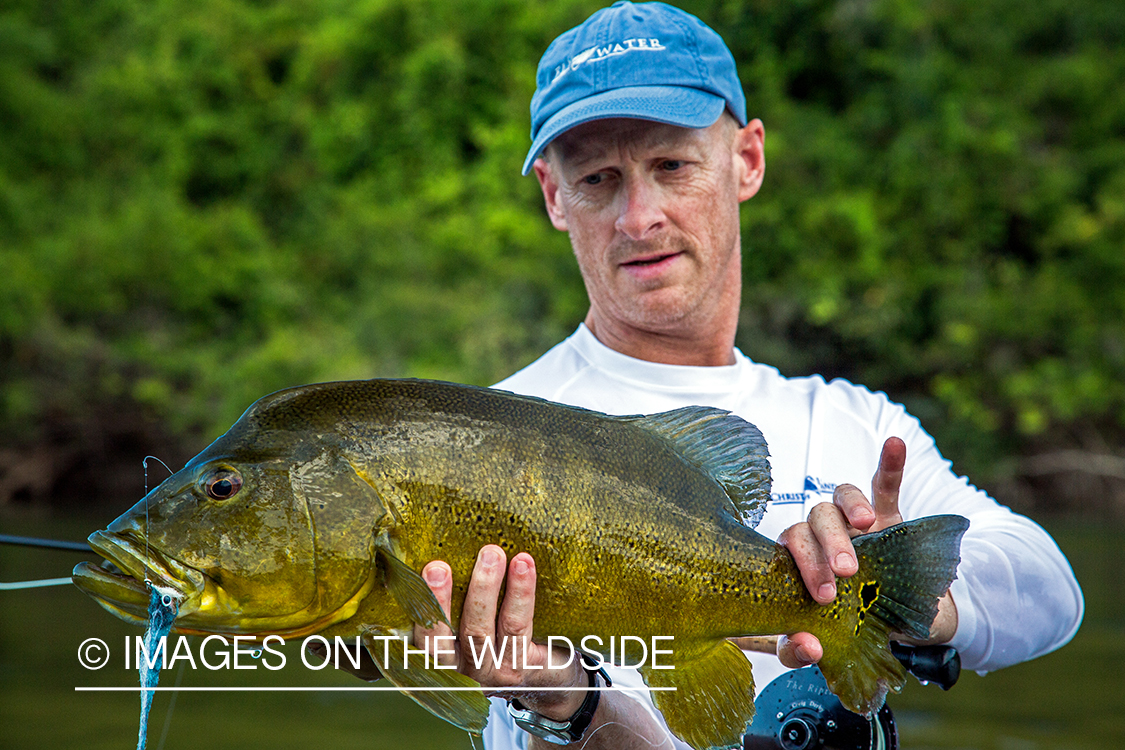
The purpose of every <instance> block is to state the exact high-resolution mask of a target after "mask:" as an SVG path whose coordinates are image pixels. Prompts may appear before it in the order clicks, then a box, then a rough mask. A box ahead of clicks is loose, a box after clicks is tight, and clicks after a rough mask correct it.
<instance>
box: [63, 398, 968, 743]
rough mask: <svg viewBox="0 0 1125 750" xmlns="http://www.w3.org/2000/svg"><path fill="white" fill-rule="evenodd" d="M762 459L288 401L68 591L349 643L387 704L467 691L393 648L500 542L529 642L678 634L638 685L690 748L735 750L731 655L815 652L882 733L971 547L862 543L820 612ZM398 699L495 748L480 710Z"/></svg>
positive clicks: (958, 529) (152, 497)
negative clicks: (755, 640) (362, 649)
mask: <svg viewBox="0 0 1125 750" xmlns="http://www.w3.org/2000/svg"><path fill="white" fill-rule="evenodd" d="M767 456H768V452H767V449H766V444H765V440H764V439H763V437H762V435H761V433H760V432H759V431H758V429H757V428H756V427H754V426H753V425H751V424H749V423H747V422H745V421H744V420H742V419H741V418H739V417H737V416H734V415H732V414H729V413H727V412H724V411H721V410H718V409H714V408H709V407H687V408H683V409H677V410H675V411H670V412H666V413H662V414H655V415H650V416H627V417H615V416H608V415H605V414H600V413H597V412H593V411H588V410H585V409H579V408H575V407H570V406H564V405H560V404H555V403H552V402H549V401H545V400H542V399H537V398H531V397H525V396H517V395H514V394H511V393H506V392H503V391H497V390H490V389H485V388H477V387H472V386H464V385H454V384H449V383H439V382H433V381H423V380H370V381H354V382H339V383H324V384H318V385H308V386H303V387H297V388H291V389H288V390H283V391H279V392H277V393H274V394H272V395H269V396H266V397H265V398H263V399H261V400H259V401H258V402H257V403H255V404H254V405H253V406H251V407H250V409H249V410H247V412H246V413H245V414H244V415H243V416H242V417H241V418H240V419H239V420H238V421H237V422H236V423H235V424H234V426H233V427H231V428H230V430H229V431H228V432H227V433H226V434H224V435H223V436H221V437H220V438H218V439H217V440H216V441H215V442H214V443H212V444H211V445H210V446H209V447H207V448H206V449H205V450H204V451H203V452H202V453H200V454H199V455H198V456H196V457H195V458H193V459H192V460H191V461H190V462H189V463H188V464H187V466H185V467H184V468H183V469H182V470H180V471H178V472H176V473H175V474H174V475H173V476H171V477H169V478H168V479H167V480H166V481H165V482H163V483H162V484H161V485H160V486H159V487H157V488H155V489H154V490H152V491H151V492H150V493H149V494H148V495H147V496H146V497H145V498H144V499H143V500H141V501H140V502H139V503H137V504H136V505H135V506H134V507H133V508H131V509H130V510H129V511H127V512H126V513H124V514H123V515H122V516H121V517H119V518H118V519H117V520H115V521H114V522H113V523H112V524H110V526H109V528H108V529H107V530H106V531H99V532H95V533H94V534H93V535H91V536H90V544H91V545H92V546H93V547H94V549H96V550H97V551H98V552H99V553H100V554H101V555H102V556H103V557H105V558H106V562H105V563H102V564H100V565H94V564H91V563H83V564H80V565H79V566H78V567H76V568H75V570H74V581H75V583H76V584H77V585H78V586H79V587H81V588H82V589H83V590H85V591H86V592H87V593H89V594H90V595H91V596H93V597H94V598H95V599H96V600H97V601H98V602H99V603H100V604H101V605H102V606H103V607H105V608H106V609H108V610H109V611H110V612H112V613H113V614H115V615H117V616H118V617H121V618H123V619H125V620H129V621H132V622H138V623H140V622H144V621H145V619H146V617H147V606H148V603H149V594H148V591H147V589H146V586H145V584H144V580H145V578H146V576H147V577H148V578H149V579H151V582H152V583H154V584H156V585H159V586H161V587H163V588H165V589H172V590H174V591H175V592H177V593H178V594H179V595H180V597H181V599H182V600H181V602H180V606H179V612H178V615H177V617H176V621H175V631H176V632H179V633H187V634H211V633H219V634H246V635H258V636H263V637H264V636H265V635H266V634H277V635H280V636H282V637H284V638H289V637H297V636H303V635H308V634H312V633H320V634H323V635H326V636H329V637H331V636H333V635H341V636H345V637H353V636H360V637H361V638H362V641H363V642H364V643H365V645H367V650H368V651H369V653H370V654H371V656H372V658H373V659H374V660H375V662H376V663H377V664H378V665H379V667H380V669H381V671H382V672H383V675H384V676H385V677H386V678H388V679H389V680H390V681H391V682H392V683H393V684H395V685H396V686H397V687H400V688H407V687H413V688H419V687H432V688H448V687H460V688H464V687H466V686H476V683H475V682H473V681H472V680H471V679H469V678H468V677H465V676H464V675H461V674H459V673H457V672H455V671H452V670H437V669H424V668H419V667H415V666H414V665H413V664H411V665H410V668H409V669H407V668H404V667H403V658H402V650H403V649H405V648H406V646H405V645H404V644H403V643H402V641H401V640H393V639H388V638H387V636H401V635H409V634H410V633H411V632H412V628H413V624H414V623H423V624H425V625H427V626H432V625H433V624H434V623H436V622H437V621H439V620H441V619H443V618H444V615H443V614H442V612H441V609H440V607H439V606H438V604H437V601H436V599H435V598H434V597H433V595H432V593H431V592H430V590H429V588H428V587H427V586H426V584H425V582H424V581H423V580H422V578H421V576H420V574H419V572H418V571H420V570H421V569H422V567H423V566H424V565H425V564H426V563H427V562H429V561H430V560H437V559H440V560H445V561H446V562H448V563H449V565H450V566H451V567H452V569H453V579H454V582H455V590H454V593H453V608H452V612H453V614H454V620H453V622H452V623H451V624H452V626H453V627H454V630H456V625H457V622H456V616H457V615H458V614H459V613H460V610H461V602H462V601H463V599H464V595H465V587H466V584H467V582H468V579H469V577H470V573H471V571H472V566H473V561H474V559H475V557H476V554H477V551H478V550H479V548H480V547H481V546H482V545H484V544H486V543H497V544H499V545H500V546H501V547H503V548H504V549H505V551H506V552H507V553H508V555H509V557H510V556H511V555H514V554H515V553H517V552H519V551H527V552H529V553H530V554H531V555H532V557H533V558H534V559H535V562H536V568H537V571H538V584H537V590H536V604H535V639H536V640H538V641H542V642H546V641H547V638H548V636H562V637H566V638H568V639H569V640H570V641H571V642H572V643H575V644H578V643H580V642H581V643H583V645H584V646H586V647H587V648H589V647H590V645H591V644H595V645H596V644H598V643H599V642H600V643H601V644H605V646H606V653H600V654H599V655H600V656H601V657H602V658H603V659H607V660H608V658H609V653H608V650H609V645H610V644H611V642H613V637H614V636H620V635H622V634H628V635H630V636H634V637H637V638H638V640H639V639H646V640H647V639H649V638H650V637H652V636H672V637H673V638H674V640H672V641H665V642H664V643H672V644H673V646H672V653H671V654H670V655H669V654H662V655H661V660H662V661H663V662H664V664H662V665H661V666H671V667H673V668H670V669H667V668H666V669H654V668H652V665H651V664H650V665H646V666H642V667H641V673H642V675H643V677H644V679H645V681H646V683H647V684H648V685H649V686H650V687H652V688H676V689H675V690H662V691H654V692H653V693H652V697H653V700H654V702H655V703H656V706H657V707H658V708H659V709H660V711H661V712H662V713H663V714H664V717H665V719H666V720H667V723H668V726H669V728H670V729H671V730H672V732H674V733H675V734H676V735H677V736H678V737H680V738H681V739H683V740H684V741H685V742H687V743H688V744H690V745H691V746H693V747H695V748H698V749H700V750H702V749H703V748H712V747H723V746H730V745H735V744H738V742H739V737H740V735H741V734H742V732H743V730H744V729H745V727H746V725H747V724H748V723H749V721H750V719H751V718H752V716H753V712H754V702H753V699H754V687H753V676H752V674H751V669H750V663H749V661H748V660H747V659H746V658H745V656H744V655H743V654H742V652H741V651H740V650H739V649H738V648H737V647H736V646H735V645H734V644H732V643H731V642H730V641H728V640H727V639H728V638H730V637H734V636H746V635H766V634H779V633H794V632H798V631H808V632H811V633H813V634H814V635H816V636H817V637H818V638H819V639H820V641H821V642H822V644H823V645H824V658H823V659H822V660H821V662H820V668H821V670H822V671H823V673H824V676H825V678H826V679H827V681H828V684H829V686H830V687H831V689H832V690H833V692H835V693H836V694H837V695H838V696H839V698H840V700H841V701H842V702H843V704H844V705H845V706H846V707H847V708H849V709H850V710H852V711H855V712H857V713H871V712H872V711H875V710H877V709H878V708H879V707H880V706H881V705H882V702H883V699H884V697H885V695H886V693H887V691H888V690H898V689H899V688H900V687H901V686H902V685H903V683H904V681H905V673H904V670H903V668H902V666H901V665H900V664H899V662H898V661H897V660H896V659H895V658H894V657H893V656H892V654H891V650H890V648H889V644H888V639H889V634H891V633H903V634H906V635H908V636H914V637H918V638H924V637H926V636H927V635H928V630H929V625H930V623H931V622H932V620H933V618H934V615H935V614H936V611H937V610H936V607H937V600H938V598H939V597H940V596H941V595H942V594H943V593H944V592H945V591H946V590H947V589H948V588H949V584H950V582H951V581H952V580H953V578H954V577H955V572H956V568H957V564H958V562H959V548H960V539H961V536H962V534H963V533H964V531H965V529H966V528H967V526H968V521H966V520H965V519H964V518H961V517H959V516H934V517H928V518H922V519H918V520H916V521H911V522H907V523H904V524H900V525H898V526H894V527H891V528H888V529H885V530H883V531H880V532H878V533H875V534H870V535H866V536H861V537H858V538H856V539H855V547H856V552H857V556H858V558H859V572H858V573H857V574H856V575H854V576H853V577H851V578H848V579H843V580H841V581H839V583H838V594H837V597H836V599H835V601H833V602H832V603H831V604H830V605H827V606H821V605H819V604H817V603H816V602H814V601H813V599H812V598H811V597H810V595H809V594H808V592H807V590H806V588H805V585H804V584H803V583H802V580H801V576H800V574H799V572H798V570H797V567H796V565H795V564H794V563H793V560H792V558H791V556H790V555H789V553H788V552H787V551H786V550H785V549H784V548H783V547H781V546H779V545H777V544H775V543H774V542H772V541H770V540H769V539H766V538H765V537H763V536H761V535H760V534H758V533H757V532H755V531H753V528H752V527H753V526H754V525H755V524H756V523H757V521H758V519H759V518H760V517H761V515H762V513H763V512H764V509H765V504H766V501H767V499H768V498H769V490H770V478H769V463H768V458H767ZM588 636H596V637H597V638H589V637H588ZM599 639H600V640H599ZM396 643H397V644H398V645H397V646H393V645H392V646H388V644H396ZM622 658H625V659H626V660H627V661H629V663H631V664H635V663H636V658H635V655H630V654H629V653H628V652H626V653H624V654H621V653H616V654H614V659H616V660H617V661H618V662H620V661H621V659H622ZM477 687H479V686H477ZM408 695H409V696H410V697H411V698H413V699H414V700H416V701H418V702H419V703H420V704H422V705H423V706H425V707H426V708H427V709H429V710H430V711H432V712H433V713H435V714H436V715H438V716H440V717H442V718H444V719H446V720H448V721H450V722H452V723H454V724H455V725H457V726H459V727H463V728H464V729H466V730H468V731H470V732H473V733H480V732H481V731H483V728H484V726H485V723H486V721H487V716H488V702H487V700H486V698H485V697H484V693H483V691H481V692H477V691H465V690H463V689H462V690H461V691H447V690H427V691H418V690H413V691H410V692H409V693H408Z"/></svg>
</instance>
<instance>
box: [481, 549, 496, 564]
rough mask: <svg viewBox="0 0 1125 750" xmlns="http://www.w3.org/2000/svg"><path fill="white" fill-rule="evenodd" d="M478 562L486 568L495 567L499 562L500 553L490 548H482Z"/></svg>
mask: <svg viewBox="0 0 1125 750" xmlns="http://www.w3.org/2000/svg"><path fill="white" fill-rule="evenodd" d="M480 562H481V565H483V566H484V567H486V568H495V567H496V566H497V565H498V564H499V563H500V555H499V554H498V553H497V552H496V550H494V549H492V548H487V549H482V550H481V551H480Z"/></svg>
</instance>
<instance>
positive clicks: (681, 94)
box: [522, 86, 726, 175]
mask: <svg viewBox="0 0 1125 750" xmlns="http://www.w3.org/2000/svg"><path fill="white" fill-rule="evenodd" d="M725 107H726V100H725V99H723V98H722V97H721V96H716V95H714V94H711V93H708V92H706V91H702V90H700V89H693V88H687V87H685V86H627V87H624V88H618V89H612V90H610V91H603V92H602V93H600V94H595V95H594V96H588V97H586V98H585V99H581V100H579V101H577V102H574V103H573V104H569V105H567V106H566V107H563V108H562V109H560V110H559V111H558V112H556V113H555V114H554V115H552V116H551V118H550V119H548V120H547V121H546V122H545V123H543V127H541V128H539V133H538V134H537V135H536V136H535V141H534V142H533V143H532V144H531V150H530V151H528V152H527V159H526V160H525V161H524V163H523V172H522V173H523V174H525V175H526V174H527V173H528V172H530V171H531V165H532V164H534V163H535V159H536V158H537V157H538V156H539V154H540V153H542V151H543V149H545V148H547V144H549V143H550V142H551V141H553V140H555V138H557V137H559V136H560V135H562V134H563V133H565V132H566V131H567V130H570V129H571V128H573V127H575V126H576V125H581V124H582V123H584V122H591V121H593V120H604V119H607V118H610V117H630V118H635V119H638V120H652V121H654V122H663V123H666V124H668V125H679V126H680V127H682V128H706V127H708V126H710V125H713V124H714V123H715V121H716V120H718V119H719V115H721V114H722V113H723V109H724V108H725Z"/></svg>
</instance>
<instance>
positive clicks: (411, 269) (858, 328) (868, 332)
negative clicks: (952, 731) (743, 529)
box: [0, 0, 1125, 472]
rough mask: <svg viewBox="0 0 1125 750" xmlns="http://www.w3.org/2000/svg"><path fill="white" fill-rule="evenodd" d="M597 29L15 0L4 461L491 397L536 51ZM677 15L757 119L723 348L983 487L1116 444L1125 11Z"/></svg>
mask: <svg viewBox="0 0 1125 750" xmlns="http://www.w3.org/2000/svg"><path fill="white" fill-rule="evenodd" d="M599 5H600V3H594V2H588V1H582V2H580V1H577V0H568V1H567V2H547V1H546V0H536V1H535V2H520V1H519V0H458V1H457V2H452V1H451V0H410V1H407V0H355V1H352V2H342V1H340V0H328V1H327V2H311V0H291V1H290V2H270V1H267V0H258V1H255V2H251V1H250V0H242V1H239V0H194V1H193V2H184V1H183V0H157V1H156V2H150V3H143V4H142V3H140V2H138V0H83V1H82V2H77V1H76V0H69V1H64V2H56V3H39V2H32V1H31V0H10V2H8V3H6V4H5V6H4V9H3V10H0V429H2V430H3V435H4V438H3V440H2V441H0V442H2V443H3V444H4V445H8V446H13V445H16V446H18V445H28V444H34V443H36V442H40V441H43V440H45V439H48V438H49V437H50V435H51V433H52V430H57V429H58V427H59V425H63V426H64V427H65V425H67V424H72V423H79V422H82V421H83V419H84V418H83V415H85V414H89V413H98V414H104V413H106V410H107V408H108V409H109V412H110V413H126V412H130V411H136V412H138V413H143V414H145V415H146V416H147V417H148V418H150V419H154V420H157V421H158V422H159V423H160V424H161V425H164V426H165V427H166V428H167V429H170V430H171V431H172V432H173V434H175V435H179V436H182V437H183V438H184V440H185V441H198V439H199V438H200V437H201V436H208V437H209V436H213V435H214V434H215V433H216V432H217V431H219V430H221V429H222V428H223V427H225V426H226V425H227V424H229V423H230V422H231V421H232V420H233V419H234V418H235V417H236V416H237V415H238V413H239V412H240V411H241V410H242V409H243V408H245V407H246V406H247V405H248V404H249V403H250V402H251V401H252V400H253V399H254V398H256V397H258V396H260V395H263V394H264V393H267V392H269V391H270V390H273V389H275V388H278V387H283V386H286V385H291V384H294V383H298V382H308V381H314V380H323V379H333V378H352V377H371V376H400V375H414V376H422V377H437V378H445V379H451V380H458V381H465V382H474V383H488V382H492V381H495V380H496V379H499V378H500V377H502V376H504V375H506V374H507V373H509V372H510V371H512V370H514V369H515V368H517V367H519V366H521V365H522V364H524V363H526V362H527V361H530V360H531V359H532V358H533V357H534V356H536V355H537V354H539V353H541V352H542V351H543V350H545V349H546V348H547V347H548V346H550V345H551V344H552V343H554V342H555V341H557V340H559V339H560V338H561V337H563V336H564V335H566V334H567V333H568V332H569V331H570V330H571V329H572V328H573V327H574V325H575V324H576V323H577V322H578V321H579V320H580V319H581V317H582V316H583V314H584V313H585V297H584V292H583V290H582V285H581V279H580V277H579V275H578V272H577V269H576V268H575V265H574V262H573V260H572V258H571V255H570V250H569V245H568V243H567V240H566V237H565V236H564V235H562V234H560V233H558V232H555V231H554V230H553V229H552V228H551V227H550V225H549V223H548V222H547V221H546V219H545V217H544V213H543V209H542V206H541V199H540V197H539V193H538V188H537V186H536V185H535V181H534V180H533V179H532V178H521V177H520V176H519V166H520V163H521V161H522V158H523V155H524V153H525V150H526V147H527V144H528V143H529V140H528V135H527V128H528V124H527V117H528V116H527V103H528V101H529V99H530V96H531V94H532V91H533V90H534V71H535V65H536V62H537V60H538V58H539V55H540V54H541V52H542V50H543V49H544V48H545V47H546V45H547V43H548V42H549V41H550V40H551V39H552V38H553V37H554V36H555V35H556V34H557V33H559V32H560V31H562V30H564V29H566V28H569V27H570V26H572V25H573V24H575V23H577V22H579V21H580V20H581V19H582V18H584V17H585V16H586V15H588V14H589V12H591V11H592V10H594V9H595V8H597V7H599ZM683 7H685V8H686V9H687V10H690V11H692V12H694V13H696V14H697V15H700V16H701V17H702V18H704V20H706V21H708V22H709V23H711V24H712V25H713V26H714V27H715V28H716V29H717V30H719V31H720V33H721V34H723V36H724V37H725V38H726V39H727V40H728V42H729V43H730V45H731V47H732V49H733V51H734V52H735V55H736V58H737V59H738V60H739V62H740V72H741V75H742V79H743V83H744V86H745V88H746V92H747V95H748V100H749V103H750V110H751V115H752V116H760V117H761V118H762V119H763V120H764V122H765V124H766V128H767V138H766V145H767V165H768V169H767V180H766V185H765V187H764V188H763V191H762V193H761V194H760V195H759V196H758V197H756V198H754V199H753V200H752V201H751V202H750V203H748V204H747V206H746V207H744V209H743V243H744V253H745V258H746V262H745V264H744V266H745V269H746V270H745V289H744V312H743V321H742V327H741V332H740V338H739V345H740V346H741V347H742V348H743V350H744V351H746V352H747V353H748V354H750V355H751V356H752V357H754V358H756V359H760V360H763V361H767V362H771V363H774V364H777V365H778V366H779V367H781V369H782V370H783V371H784V372H786V373H790V374H801V373H806V372H810V371H819V372H823V373H825V374H826V375H845V376H848V377H850V378H853V379H855V380H857V381H858V382H863V383H865V384H867V385H869V386H871V387H873V388H881V389H885V390H887V391H888V392H889V393H890V394H891V396H892V397H893V398H895V399H897V400H902V401H905V402H906V403H907V404H908V406H910V407H911V408H912V409H913V410H914V411H915V412H916V413H918V414H919V416H921V417H922V418H923V420H924V422H925V424H926V425H927V426H928V427H929V428H930V429H931V431H933V432H935V433H936V434H937V436H938V438H939V444H942V445H943V447H945V449H946V450H947V452H949V453H950V454H951V455H952V456H953V457H954V458H955V459H956V460H957V461H958V463H959V465H960V466H962V467H963V468H965V469H968V470H973V471H975V472H982V471H984V472H987V471H988V470H989V467H990V464H991V463H992V462H993V461H995V460H996V459H998V458H1000V457H1001V456H1003V455H1005V454H1010V453H1013V452H1017V451H1019V450H1021V449H1026V448H1027V447H1028V446H1031V445H1040V444H1042V441H1043V440H1044V439H1045V436H1048V437H1049V436H1051V435H1053V434H1056V433H1058V432H1060V431H1062V430H1064V429H1066V428H1069V427H1072V426H1073V425H1077V424H1093V425H1098V426H1099V427H1102V428H1104V427H1106V426H1109V427H1111V428H1112V429H1113V430H1118V431H1119V430H1120V427H1121V426H1123V425H1125V322H1123V321H1125V252H1123V251H1122V248H1123V246H1125V91H1123V89H1122V87H1121V85H1120V83H1121V81H1123V80H1125V43H1123V42H1125V6H1121V5H1120V4H1119V3H1116V2H1112V0H1074V1H1073V2H1063V0H1047V2H1046V3H1041V4H1040V5H1039V6H1037V8H1036V12H1034V13H1029V12H1027V7H1026V4H1022V3H1017V2H1014V1H1013V0H973V1H970V0H929V1H926V0H923V2H910V1H909V0H841V1H834V2H829V1H828V0H796V1H795V2H788V3H776V2H767V0H745V1H741V0H714V1H713V2H703V1H702V0H700V1H699V2H685V3H684V4H683ZM194 447H198V443H196V444H195V446H194Z"/></svg>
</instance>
